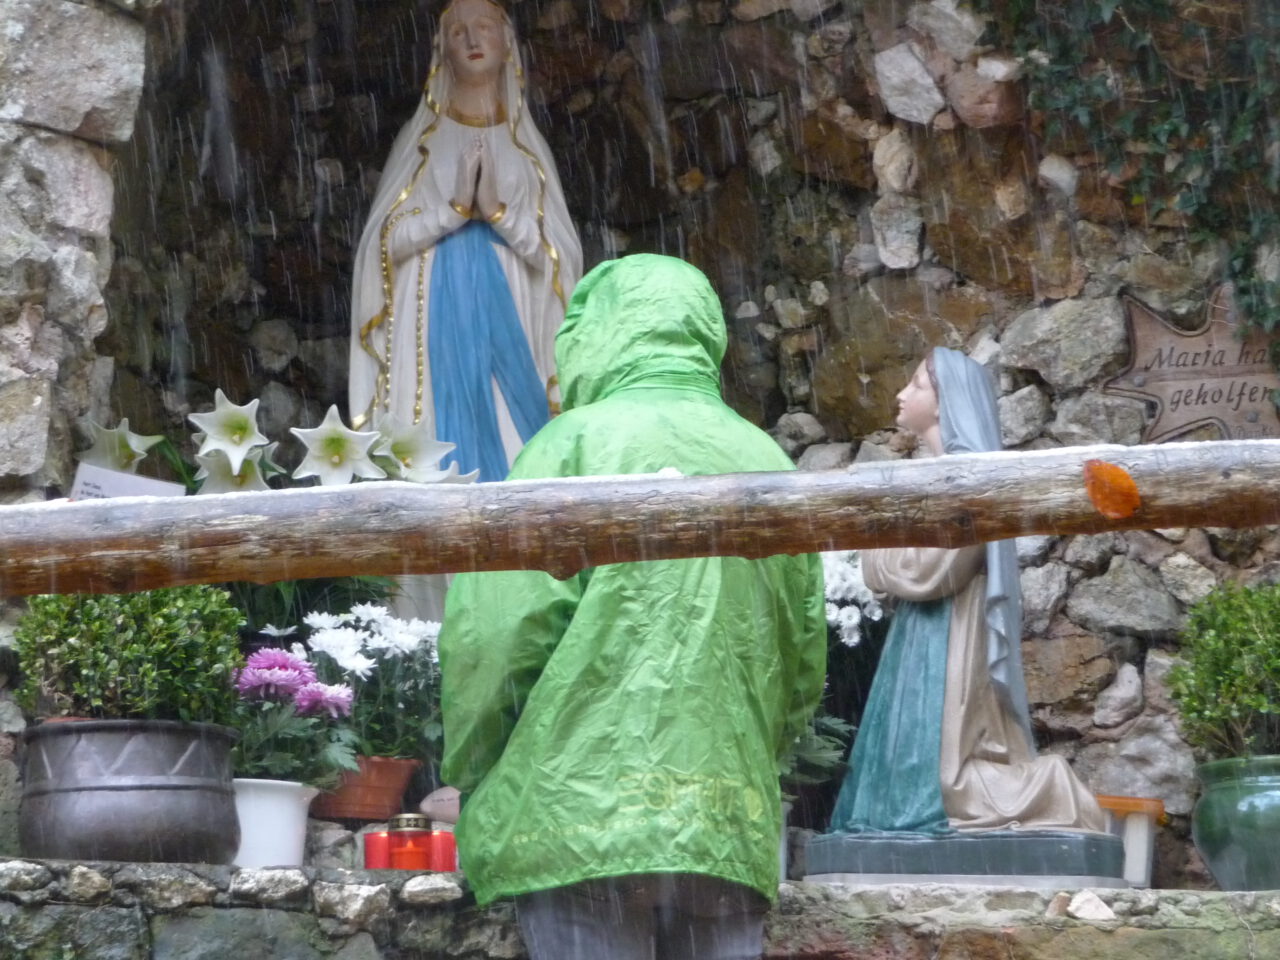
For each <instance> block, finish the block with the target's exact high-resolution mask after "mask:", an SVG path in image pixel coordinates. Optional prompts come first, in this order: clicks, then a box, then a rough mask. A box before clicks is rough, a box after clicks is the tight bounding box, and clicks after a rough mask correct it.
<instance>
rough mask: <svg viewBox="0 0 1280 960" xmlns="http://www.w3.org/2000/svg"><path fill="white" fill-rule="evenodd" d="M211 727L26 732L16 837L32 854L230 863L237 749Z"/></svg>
mask: <svg viewBox="0 0 1280 960" xmlns="http://www.w3.org/2000/svg"><path fill="white" fill-rule="evenodd" d="M236 737H237V734H236V732H235V731H234V730H231V729H229V728H227V727H220V726H215V725H213V724H209V723H176V722H173V721H169V720H84V721H81V722H78V723H57V724H49V723H43V724H40V725H39V726H36V727H30V728H28V729H27V730H26V731H24V733H23V739H24V740H25V741H26V745H27V752H26V761H25V764H24V770H23V781H22V810H21V813H20V814H19V821H18V833H19V842H20V843H21V846H22V852H23V854H24V855H26V856H29V857H42V858H49V859H62V860H133V861H154V862H160V863H230V862H231V858H232V857H233V856H235V852H236V848H237V846H238V845H239V842H240V827H239V823H238V821H237V820H236V804H235V792H234V790H233V789H232V785H231V752H230V751H231V746H232V744H233V743H234V742H235V740H236Z"/></svg>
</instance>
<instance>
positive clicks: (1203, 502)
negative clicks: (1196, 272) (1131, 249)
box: [0, 440, 1280, 596]
mask: <svg viewBox="0 0 1280 960" xmlns="http://www.w3.org/2000/svg"><path fill="white" fill-rule="evenodd" d="M1090 459H1101V460H1105V461H1108V462H1110V463H1114V464H1116V465H1118V466H1121V467H1123V468H1124V469H1125V470H1127V471H1128V472H1129V474H1130V475H1131V476H1132V478H1133V479H1134V481H1135V482H1136V483H1137V486H1138V490H1139V492H1140V494H1141V498H1142V504H1141V506H1140V508H1139V509H1138V510H1137V511H1136V512H1135V513H1134V514H1133V515H1131V516H1129V517H1125V518H1123V519H1108V518H1107V517H1104V516H1103V515H1102V514H1101V513H1099V512H1098V511H1097V510H1096V509H1095V508H1094V506H1093V504H1092V503H1091V501H1090V500H1089V498H1088V496H1087V495H1086V493H1085V489H1084V483H1083V469H1084V463H1085V461H1087V460H1090ZM1275 523H1280V440H1249V441H1221V442H1210V443H1178V444H1164V445H1160V446H1137V447H1120V446H1093V447H1066V448H1060V449H1055V450H1043V451H1036V452H1031V453H1023V452H1003V453H987V454H972V455H958V456H949V457H939V458H932V459H923V460H900V461H891V462H877V463H866V464H858V465H855V466H854V467H852V468H850V469H849V470H848V471H847V472H846V471H830V472H822V473H740V474H727V475H723V476H703V477H669V478H668V477H662V476H656V475H646V476H638V477H636V476H632V477H592V478H581V479H568V480H542V481H520V482H506V483H489V484H476V485H446V486H419V485H415V484H408V483H392V482H378V483H361V484H356V485H352V486H346V487H312V488H306V489H295V490H282V491H270V492H264V493H238V494H221V495H215V496H200V497H173V498H149V497H129V498H119V499H112V500H86V501H80V502H75V503H71V502H67V501H51V502H48V503H41V504H26V505H19V506H8V507H3V508H0V596H23V595H30V594H34V593H46V592H94V593H104V592H123V591H131V590H142V589H147V588H151V587H158V586H166V585H177V584H186V583H203V582H219V581H226V580H250V581H256V582H261V583H266V582H270V581H274V580H284V579H300V578H306V577H328V576H341V575H346V574H352V573H365V574H399V573H442V572H448V571H462V570H499V569H537V570H546V571H548V572H550V573H552V574H554V575H555V576H560V577H564V576H569V575H570V574H572V573H573V572H575V571H577V570H580V569H582V568H584V567H587V566H598V565H601V564H608V563H619V562H623V561H632V560H657V559H669V558H678V557H695V556H711V555H717V554H719V555H739V556H747V557H760V556H768V555H770V554H775V553H802V552H807V551H812V550H832V549H850V548H865V547H877V546H906V545H917V546H960V545H964V544H969V543H976V542H981V541H985V540H995V539H1002V538H1006V537H1013V536H1020V535H1027V534H1080V533H1096V532H1101V531H1104V530H1123V529H1154V528H1162V527H1178V526H1218V527H1251V526H1262V525H1268V524H1275Z"/></svg>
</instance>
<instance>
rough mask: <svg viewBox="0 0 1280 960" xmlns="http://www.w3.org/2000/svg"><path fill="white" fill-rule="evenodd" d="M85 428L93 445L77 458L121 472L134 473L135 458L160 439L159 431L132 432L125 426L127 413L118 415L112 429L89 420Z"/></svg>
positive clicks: (135, 468) (142, 454)
mask: <svg viewBox="0 0 1280 960" xmlns="http://www.w3.org/2000/svg"><path fill="white" fill-rule="evenodd" d="M89 430H90V432H91V433H92V434H93V446H91V447H90V448H89V449H88V450H86V451H85V452H84V453H82V454H80V462H81V463H88V464H92V465H93V466H95V467H103V468H105V469H107V470H120V471H123V472H124V473H136V472H137V470H138V462H139V461H140V460H141V459H142V458H143V457H144V456H146V454H147V451H148V450H150V449H151V448H152V447H154V446H155V445H156V444H157V443H159V442H160V441H161V440H163V439H164V437H163V436H162V435H154V436H143V435H142V434H138V433H133V432H132V431H131V430H130V429H129V418H128V417H125V418H124V419H122V420H121V421H120V424H119V426H117V427H116V428H115V429H113V430H108V429H106V428H105V427H102V426H99V425H98V424H96V423H93V422H92V421H90V423H89Z"/></svg>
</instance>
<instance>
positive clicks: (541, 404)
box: [427, 221, 548, 481]
mask: <svg viewBox="0 0 1280 960" xmlns="http://www.w3.org/2000/svg"><path fill="white" fill-rule="evenodd" d="M495 243H499V244H500V243H503V240H502V238H501V237H499V236H498V234H497V232H496V231H495V230H494V229H493V227H491V226H489V225H488V224H487V223H481V222H479V221H472V222H470V223H468V224H466V225H465V226H463V227H462V228H461V229H459V230H455V231H454V232H453V233H451V234H449V235H448V236H446V237H445V238H444V239H443V240H441V241H440V242H439V243H438V244H436V254H435V263H434V264H433V266H432V270H431V289H430V294H429V296H430V299H429V301H428V319H429V331H428V334H427V355H428V357H429V358H430V364H431V392H432V394H433V395H434V397H435V414H436V436H437V437H438V438H439V439H440V440H445V441H449V442H451V443H455V444H457V448H456V449H455V450H454V451H453V452H451V453H450V454H448V455H447V456H446V457H445V458H444V459H443V460H442V461H441V464H442V466H448V465H449V464H450V463H452V462H454V461H456V462H457V464H458V470H459V471H460V472H462V473H469V472H470V471H472V470H476V469H479V471H480V477H479V479H480V480H481V481H487V480H502V479H503V478H505V477H506V475H507V470H508V464H507V455H506V451H505V450H504V449H503V446H502V437H501V436H500V435H499V433H498V412H497V407H496V405H495V403H494V397H493V385H492V384H493V381H494V380H496V381H497V383H498V388H499V389H500V390H501V391H502V396H503V399H505V400H506V402H507V409H508V410H509V411H510V412H511V419H512V422H514V423H515V426H516V430H517V431H518V432H519V434H520V438H521V440H523V441H524V442H526V443H527V442H528V441H529V439H530V438H531V437H532V436H533V435H534V434H535V433H537V432H538V430H539V429H540V428H541V427H542V426H544V425H545V424H546V422H547V420H548V410H547V394H546V388H545V387H544V386H543V384H542V381H541V379H540V378H539V376H538V371H537V368H536V367H535V366H534V362H533V353H532V352H531V351H530V349H529V341H528V340H527V339H526V337H525V334H524V330H523V328H522V327H521V326H520V317H519V315H518V314H517V312H516V305H515V300H513V299H512V297H511V290H510V288H509V287H508V286H507V278H506V275H505V274H504V273H503V272H502V264H501V263H499V262H498V257H497V254H495V253H494V250H493V244H495Z"/></svg>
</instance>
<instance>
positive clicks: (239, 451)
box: [187, 389, 267, 474]
mask: <svg viewBox="0 0 1280 960" xmlns="http://www.w3.org/2000/svg"><path fill="white" fill-rule="evenodd" d="M187 419H188V420H190V421H191V422H192V423H194V424H195V425H196V426H197V427H199V428H200V429H201V430H202V431H203V432H204V437H203V439H202V440H201V441H200V449H199V450H198V451H196V454H197V456H204V455H206V454H209V453H212V452H213V451H214V450H221V451H222V452H223V453H225V454H226V455H227V459H228V460H229V461H230V462H231V473H232V474H238V473H239V472H240V468H241V467H242V466H243V464H244V460H245V458H246V457H247V456H248V455H249V451H251V450H253V449H254V448H255V447H258V446H261V445H264V444H266V443H267V438H266V436H264V435H263V434H262V433H261V432H260V431H259V430H258V401H257V400H250V401H249V402H248V403H246V404H244V405H243V406H237V405H236V404H234V403H232V402H231V401H230V400H228V399H227V395H226V394H225V393H223V392H222V390H221V389H219V390H217V391H216V392H215V393H214V395H213V410H211V411H208V412H206V413H191V414H188V415H187Z"/></svg>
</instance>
